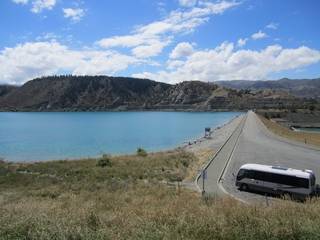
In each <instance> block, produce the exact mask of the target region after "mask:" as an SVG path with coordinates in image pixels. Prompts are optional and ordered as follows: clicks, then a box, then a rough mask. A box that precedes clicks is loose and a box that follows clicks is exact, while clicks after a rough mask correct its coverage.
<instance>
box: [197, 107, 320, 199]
mask: <svg viewBox="0 0 320 240" xmlns="http://www.w3.org/2000/svg"><path fill="white" fill-rule="evenodd" d="M245 163H260V164H268V165H281V166H286V167H291V168H297V169H311V170H313V171H314V172H315V174H316V176H317V177H318V180H319V179H320V149H317V148H312V147H309V146H307V145H304V144H302V143H297V142H293V141H290V140H287V139H284V138H281V137H279V136H277V135H275V134H273V133H271V132H270V131H269V130H268V129H267V128H266V127H265V125H264V124H263V123H262V122H261V120H260V119H259V118H258V117H257V115H256V114H255V113H253V112H252V111H249V112H248V113H247V115H246V116H245V117H244V118H243V121H242V122H241V123H240V125H239V126H238V128H237V129H236V131H235V132H234V133H233V135H232V136H231V137H230V139H229V141H227V142H226V144H225V145H224V147H223V148H222V149H221V151H220V152H219V153H218V154H217V156H216V158H215V159H213V161H212V162H211V163H210V164H209V166H208V168H207V176H208V179H207V181H205V187H206V192H207V193H210V194H217V195H218V196H226V195H227V194H229V195H232V196H233V197H235V198H237V199H239V200H241V201H244V202H249V203H251V202H261V201H265V197H264V196H263V195H259V194H254V193H248V192H241V191H239V190H238V189H237V188H236V186H235V184H234V183H235V175H236V174H237V172H238V170H239V168H240V166H241V165H243V164H245ZM221 166H223V167H221ZM201 180H202V179H201V178H200V179H199V180H198V185H200V187H201V183H202V181H201ZM318 183H319V181H318Z"/></svg>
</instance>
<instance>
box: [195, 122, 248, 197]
mask: <svg viewBox="0 0 320 240" xmlns="http://www.w3.org/2000/svg"><path fill="white" fill-rule="evenodd" d="M245 117H246V116H242V120H241V121H240V123H239V125H238V126H237V127H236V128H235V130H234V131H233V132H232V133H231V134H230V136H229V137H228V138H227V140H226V141H225V142H224V143H223V144H222V146H221V147H220V148H219V149H218V151H217V152H216V153H215V154H214V155H213V157H212V158H211V160H210V161H209V162H207V163H206V165H205V166H204V167H203V168H202V170H201V171H200V173H198V175H197V177H196V179H195V182H194V184H195V185H196V188H197V189H198V192H202V189H201V188H200V186H199V184H198V181H199V179H200V177H201V173H202V171H203V170H207V169H208V167H209V166H210V165H211V163H212V162H213V160H214V159H215V158H216V157H217V155H218V154H219V153H220V152H221V150H222V149H223V148H224V146H225V145H226V144H227V143H228V142H229V140H230V139H231V138H232V136H233V135H234V133H235V132H236V131H237V130H238V128H239V126H240V125H241V124H242V121H243V119H244V118H245Z"/></svg>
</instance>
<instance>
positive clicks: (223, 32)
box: [0, 0, 320, 84]
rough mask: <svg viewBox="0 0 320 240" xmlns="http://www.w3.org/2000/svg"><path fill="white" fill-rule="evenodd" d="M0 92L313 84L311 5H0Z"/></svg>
mask: <svg viewBox="0 0 320 240" xmlns="http://www.w3.org/2000/svg"><path fill="white" fill-rule="evenodd" d="M0 9H1V16H0V36H1V37H0V83H9V84H22V83H24V82H26V81H28V80H30V79H32V78H35V77H39V76H46V75H52V74H64V73H67V74H76V75H86V74H87V75H100V74H106V75H113V76H133V77H143V78H150V79H154V80H158V81H163V82H168V83H176V82H180V81H184V80H202V81H216V80H233V79H249V80H264V79H278V78H282V77H289V78H316V77H319V76H320V41H319V39H320V31H319V26H318V25H319V22H320V19H319V18H320V16H319V12H320V1H318V0H307V1H302V0H300V1H298V0H284V1H278V0H231V1H229V0H225V1H213V0H170V1H169V0H167V1H165V0H160V1H156V0H154V1H152V0H135V1H132V0H117V1H99V0H90V1H89V0H2V1H1V2H0Z"/></svg>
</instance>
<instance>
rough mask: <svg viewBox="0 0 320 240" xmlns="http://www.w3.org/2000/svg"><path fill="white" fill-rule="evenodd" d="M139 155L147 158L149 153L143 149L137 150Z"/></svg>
mask: <svg viewBox="0 0 320 240" xmlns="http://www.w3.org/2000/svg"><path fill="white" fill-rule="evenodd" d="M137 155H138V156H140V157H146V156H148V153H147V151H146V150H144V149H143V148H138V149H137Z"/></svg>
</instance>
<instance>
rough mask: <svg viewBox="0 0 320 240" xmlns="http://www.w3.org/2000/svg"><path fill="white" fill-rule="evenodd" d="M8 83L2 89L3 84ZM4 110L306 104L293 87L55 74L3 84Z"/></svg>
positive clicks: (1, 106)
mask: <svg viewBox="0 0 320 240" xmlns="http://www.w3.org/2000/svg"><path fill="white" fill-rule="evenodd" d="M1 89H2V90H1ZM1 91H2V94H0V111H110V110H112V111H126V110H190V111H195V110H199V111H200V110H201V111H211V110H230V109H236V110H242V109H243V110H245V109H252V108H304V107H306V106H308V105H310V104H314V103H315V102H314V100H310V101H309V100H304V101H301V100H300V99H297V98H295V97H293V96H291V95H290V94H288V93H287V92H283V91H278V90H263V91H259V92H251V91H248V90H233V89H229V88H226V87H221V86H218V85H216V84H213V83H205V82H200V81H188V82H182V83H179V84H175V85H170V84H166V83H161V82H155V81H152V80H148V79H137V78H123V77H108V76H53V77H44V78H38V79H34V80H31V81H29V82H27V83H25V84H24V85H22V86H21V87H10V86H9V87H8V86H6V87H4V86H2V87H0V92H1Z"/></svg>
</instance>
